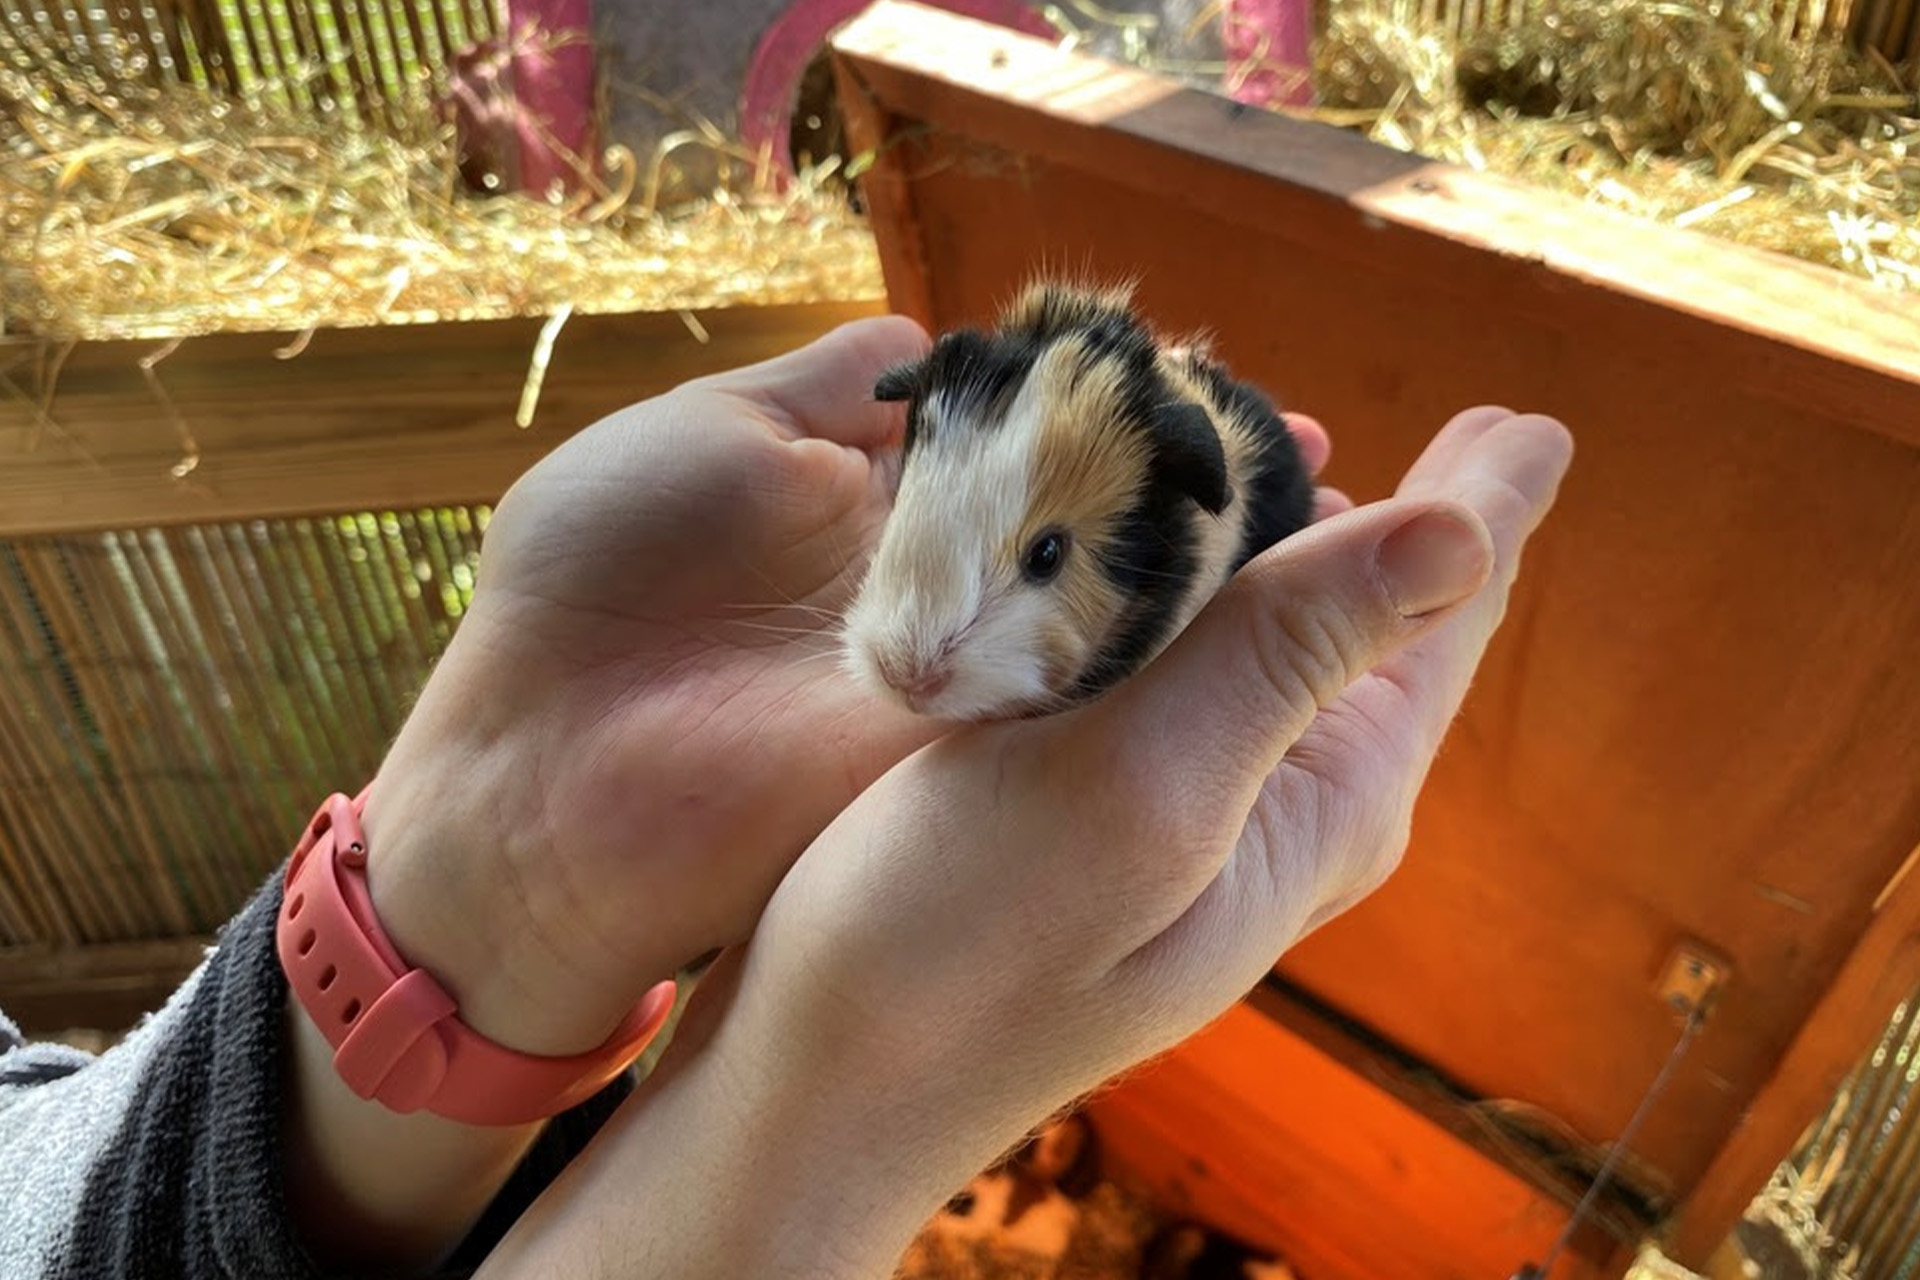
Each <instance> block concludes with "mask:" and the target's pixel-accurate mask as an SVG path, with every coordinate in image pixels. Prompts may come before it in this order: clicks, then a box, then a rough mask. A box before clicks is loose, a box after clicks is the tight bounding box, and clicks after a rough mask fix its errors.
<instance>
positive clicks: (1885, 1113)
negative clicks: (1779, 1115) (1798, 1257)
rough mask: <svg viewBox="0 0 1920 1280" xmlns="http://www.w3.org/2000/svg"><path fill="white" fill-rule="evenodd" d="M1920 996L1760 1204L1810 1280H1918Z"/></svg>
mask: <svg viewBox="0 0 1920 1280" xmlns="http://www.w3.org/2000/svg"><path fill="white" fill-rule="evenodd" d="M1917 1207H1920V992H1916V993H1915V994H1914V995H1913V996H1912V997H1911V998H1909V999H1908V1000H1907V1002H1906V1003H1905V1004H1903V1005H1901V1006H1900V1008H1899V1010H1898V1011H1897V1012H1896V1013H1895V1014H1894V1016H1893V1020H1892V1021H1891V1022H1889V1023H1888V1024H1887V1029H1886V1032H1885V1034H1884V1035H1882V1037H1881V1039H1880V1043H1879V1044H1878V1045H1876V1046H1875V1047H1874V1049H1873V1051H1872V1052H1871V1053H1870V1054H1868V1055H1867V1057H1866V1059H1865V1060H1864V1061H1863V1062H1861V1064H1860V1065H1859V1067H1857V1068H1856V1069H1855V1070H1854V1072H1853V1074H1852V1075H1851V1076H1849V1077H1848V1079H1847V1081H1846V1083H1845V1084H1843V1085H1841V1087H1840V1090H1839V1092H1838V1093H1837V1094H1836V1095H1835V1097H1834V1101H1833V1105H1832V1107H1831V1109H1829V1110H1828V1112H1827V1114H1826V1115H1825V1116H1824V1117H1823V1118H1822V1119H1821V1120H1820V1122H1819V1123H1818V1124H1816V1125H1815V1126H1814V1127H1813V1128H1812V1129H1811V1130H1810V1131H1809V1133H1808V1135H1807V1137H1806V1138H1805V1139H1804V1140H1803V1141H1802V1143H1801V1146H1800V1150H1799V1151H1798V1152H1796V1153H1795V1155H1794V1158H1793V1160H1792V1161H1791V1162H1790V1163H1789V1164H1788V1165H1787V1167H1786V1168H1784V1169H1783V1170H1782V1171H1781V1174H1780V1176H1779V1177H1778V1178H1776V1179H1775V1182H1774V1185H1773V1186H1772V1187H1770V1188H1769V1189H1768V1192H1767V1194H1766V1195H1764V1196H1763V1197H1762V1198H1761V1203H1760V1206H1759V1211H1760V1212H1761V1213H1763V1214H1765V1215H1766V1216H1768V1217H1771V1218H1773V1219H1774V1220H1775V1221H1779V1222H1782V1223H1783V1224H1784V1226H1785V1227H1786V1234H1787V1235H1788V1237H1789V1238H1793V1239H1796V1240H1800V1241H1804V1242H1805V1245H1804V1246H1803V1247H1804V1252H1805V1253H1807V1254H1809V1255H1811V1256H1810V1257H1809V1258H1808V1259H1807V1260H1808V1261H1810V1262H1811V1263H1812V1264H1813V1265H1812V1266H1810V1267H1809V1268H1808V1271H1809V1274H1815V1275H1823V1276H1834V1277H1843V1278H1845V1280H1920V1211H1916V1209H1917Z"/></svg>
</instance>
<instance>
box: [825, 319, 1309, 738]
mask: <svg viewBox="0 0 1920 1280" xmlns="http://www.w3.org/2000/svg"><path fill="white" fill-rule="evenodd" d="M874 396H875V398H876V399H879V400H891V401H903V402H905V404H906V406H907V427H906V437H905V440H904V444H903V448H902V451H901V458H900V474H899V483H898V489H897V492H896V495H895V499H894V506H893V511H892V513H891V514H890V516H889V517H888V519H887V523H886V526H885V527H884V529H883V530H882V531H881V536H880V540H879V544H878V546H877V547H876V548H875V551H874V554H873V558H872V560H871V562H870V563H869V564H868V566H867V570H866V573H865V576H864V577H863V579H862V581H861V585H860V589H859V591H858V593H857V595H856V598H855V599H854V601H853V603H852V605H851V606H850V607H849V608H848V610H847V614H846V617H845V630H844V635H843V643H844V656H845V659H846V661H847V664H848V665H849V666H850V667H851V669H852V670H853V671H854V673H855V674H856V676H857V677H858V678H859V679H860V680H861V681H863V682H864V683H865V684H866V685H867V686H868V687H870V688H872V689H873V690H875V691H877V692H879V693H881V694H883V695H885V696H888V697H891V698H892V699H894V700H896V701H897V702H900V703H902V704H904V705H905V706H907V707H909V708H911V709H912V710H914V711H916V712H919V713H920V714H923V715H927V716H931V717H934V718H937V719H943V720H987V719H1002V718H1011V717H1016V716H1026V715H1036V714H1044V713H1047V712H1051V711H1057V710H1061V709H1064V708H1067V707H1071V706H1074V705H1076V704H1079V703H1083V702H1085V701H1087V700H1089V699H1091V698H1093V697H1095V696H1097V695H1099V694H1100V693H1102V692H1103V691H1105V690H1107V689H1109V688H1111V687H1112V686H1113V685H1114V684H1115V683H1117V682H1118V681H1120V680H1122V679H1124V678H1125V677H1126V676H1128V675H1130V674H1132V673H1133V672H1134V671H1136V670H1138V669H1139V668H1140V667H1141V666H1142V665H1143V664H1145V663H1146V662H1147V661H1148V660H1149V659H1151V658H1152V657H1153V656H1154V655H1155V654H1157V653H1159V652H1160V650H1161V649H1163V648H1165V646H1166V645H1167V644H1168V643H1169V642H1170V641H1171V640H1172V639H1173V638H1174V637H1175V636H1176V635H1177V634H1179V632H1180V630H1181V629H1182V628H1184V627H1185V626H1186V625H1187V623H1188V622H1189V621H1190V620H1191V619H1192V617H1193V615H1194V614H1195V613H1197V612H1198V611H1199V610H1200V608H1201V606H1203V605H1204V604H1205V603H1206V602H1207V600H1208V599H1209V598H1211V597H1212V595H1213V594H1214V592H1215V591H1217V590H1218V589H1219V588H1220V586H1221V585H1222V584H1224V583H1225V582H1226V581H1227V579H1228V578H1229V577H1231V576H1232V574H1233V573H1234V572H1235V571H1236V570H1237V569H1239V568H1240V566H1241V565H1243V564H1245V563H1246V562H1247V561H1248V560H1249V559H1251V558H1253V557H1254V556H1256V555H1258V554H1259V553H1260V552H1262V551H1264V550H1266V549H1267V548H1268V547H1270V546H1272V545H1273V544H1275V543H1276V542H1279V541H1280V540H1281V539H1282V538H1285V537H1286V536H1287V535H1289V534H1291V533H1293V532H1295V531H1296V530H1298V529H1301V528H1303V527H1304V526H1305V525H1306V524H1307V523H1308V522H1309V521H1310V520H1311V518H1312V510H1313V481H1312V478H1311V477H1310V476H1309V475H1308V474H1307V473H1306V469H1305V467H1304V466H1303V465H1302V463H1301V459H1300V455H1299V451H1298V449H1297V448H1296V446H1295V444H1294V440H1293V437H1292V435H1291V434H1290V433H1289V432H1288V431H1287V428H1286V424H1285V423H1284V422H1283V421H1282V420H1281V418H1280V415H1279V413H1278V412H1277V411H1276V410H1275V408H1274V406H1273V405H1272V403H1271V402H1270V401H1269V400H1268V399H1267V398H1266V396H1264V395H1263V394H1261V393H1260V392H1259V391H1258V390H1256V389H1254V388H1253V387H1250V386H1247V385H1246V384H1244V383H1239V382H1236V381H1234V380H1233V379H1232V378H1231V377H1230V376H1228V374H1227V372H1226V370H1225V369H1223V368H1222V367H1221V366H1220V365H1219V364H1218V363H1216V362H1215V361H1214V360H1213V359H1212V358H1211V357H1210V356H1209V355H1208V353H1207V352H1206V350H1205V349H1204V348H1203V347H1199V346H1187V347H1173V346H1167V345H1163V344H1162V342H1161V341H1160V340H1159V339H1158V338H1157V337H1156V336H1155V335H1154V334H1153V333H1152V332H1150V331H1149V330H1148V328H1147V327H1146V325H1145V324H1143V323H1142V321H1141V320H1140V318H1139V317H1138V316H1137V315H1136V314H1135V313H1134V312H1133V310H1132V309H1131V306H1130V298H1129V293H1128V291H1127V290H1124V289H1115V290H1097V289H1086V288H1080V287H1071V286H1063V285H1060V284H1056V283H1050V282H1046V281H1041V282H1039V283H1036V284H1033V285H1031V286H1029V287H1028V288H1027V289H1026V290H1025V291H1024V292H1023V293H1022V294H1021V296H1020V297H1019V298H1018V300H1017V301H1016V302H1015V303H1014V304H1013V306H1012V307H1010V308H1009V309H1008V310H1007V311H1006V313H1005V314H1004V315H1003V316H1002V317H1001V320H1000V323H999V324H998V326H997V327H996V328H995V329H993V330H992V331H991V332H980V331H977V330H971V329H967V330H958V331H955V332H952V333H948V334H945V335H943V336H942V337H941V338H940V339H939V340H938V341H937V342H936V343H935V344H934V346H933V349H932V350H931V351H930V352H929V353H928V354H927V355H926V356H925V357H924V358H923V359H920V360H918V361H915V362H912V363H910V364H907V365H903V366H898V367H895V368H892V369H889V370H887V371H886V372H885V373H883V374H882V375H881V377H880V379H879V382H878V384H877V385H876V387H875V388H874Z"/></svg>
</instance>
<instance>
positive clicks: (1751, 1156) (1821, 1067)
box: [1671, 849, 1920, 1260]
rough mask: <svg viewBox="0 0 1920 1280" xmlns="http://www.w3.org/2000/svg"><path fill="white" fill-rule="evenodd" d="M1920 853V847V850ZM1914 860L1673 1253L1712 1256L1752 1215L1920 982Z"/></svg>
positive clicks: (1701, 1190) (1804, 1030)
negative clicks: (1730, 1230)
mask: <svg viewBox="0 0 1920 1280" xmlns="http://www.w3.org/2000/svg"><path fill="white" fill-rule="evenodd" d="M1914 852H1915V854H1916V855H1920V849H1916V850H1915V851H1914ZM1912 871H1913V863H1912V861H1911V860H1910V861H1909V862H1908V863H1907V864H1905V865H1903V866H1902V868H1901V870H1900V871H1898V872H1896V873H1895V878H1894V880H1893V881H1892V882H1890V883H1889V884H1888V886H1887V892H1886V893H1885V895H1884V896H1883V898H1882V900H1881V901H1880V903H1879V905H1878V907H1877V909H1876V910H1875V912H1874V915H1873V919H1872V920H1871V922H1869V923H1868V925H1867V927H1866V932H1865V933H1864V934H1862V935H1861V938H1860V942H1859V945H1857V946H1856V947H1855V948H1854V949H1853V954H1851V955H1849V956H1848V957H1847V962H1846V964H1845V965H1844V966H1843V967H1842V968H1841V970H1840V972H1839V973H1838V974H1837V975H1836V976H1835V977H1834V980H1833V983H1832V985H1831V986H1829V987H1828V988H1827V991H1826V994H1825V995H1823V996H1822V997H1821V998H1820V1002H1819V1004H1817V1005H1815V1006H1814V1009H1813V1012H1812V1014H1811V1015H1810V1016H1809V1017H1808V1018H1807V1020H1806V1021H1805V1022H1804V1023H1802V1024H1801V1026H1800V1031H1799V1034H1798V1035H1796V1036H1795V1037H1794V1039H1793V1043H1792V1045H1791V1046H1789V1047H1788V1049H1787V1051H1786V1053H1785V1054H1783V1055H1782V1056H1781V1058H1780V1061H1779V1063H1778V1064H1777V1065H1776V1066H1775V1067H1774V1070H1773V1074H1772V1075H1771V1076H1770V1077H1768V1079H1767V1082H1766V1083H1765V1084H1764V1085H1762V1086H1761V1088H1760V1091H1759V1092H1758V1093H1757V1094H1756V1095H1755V1096H1754V1098H1753V1101H1752V1102H1751V1103H1750V1104H1749V1105H1748V1107H1747V1109H1746V1111H1745V1113H1744V1114H1743V1115H1742V1116H1741V1117H1740V1122H1739V1125H1738V1126H1737V1127H1736V1128H1735V1129H1734V1131H1733V1135H1732V1137H1731V1138H1730V1139H1729V1140H1728V1142H1727V1144H1726V1145H1725V1146H1723V1147H1722V1148H1721V1149H1720V1153H1719V1154H1718V1155H1717V1156H1715V1157H1714V1161H1713V1164H1712V1165H1711V1166H1709V1167H1708V1169H1707V1172H1706V1174H1705V1176H1703V1177H1702V1178H1701V1179H1700V1182H1699V1185H1698V1186H1696V1187H1695V1188H1694V1191H1693V1194H1692V1196H1691V1197H1690V1198H1689V1200H1688V1202H1687V1206H1686V1210H1685V1212H1683V1213H1682V1214H1681V1215H1680V1216H1679V1219H1678V1227H1677V1230H1676V1233H1675V1235H1674V1238H1673V1241H1672V1243H1671V1248H1672V1251H1673V1253H1674V1256H1676V1257H1678V1258H1681V1259H1696V1260H1700V1259H1705V1258H1707V1257H1708V1256H1709V1255H1711V1254H1712V1252H1713V1250H1714V1249H1715V1247H1716V1246H1717V1245H1719V1243H1720V1239H1721V1237H1722V1236H1724V1235H1725V1228H1726V1225H1727V1224H1730V1223H1732V1222H1733V1221H1734V1220H1735V1219H1737V1218H1738V1217H1739V1216H1740V1214H1741V1213H1742V1212H1744V1211H1745V1209H1746V1207H1747V1205H1748V1203H1750V1202H1751V1201H1752V1199H1753V1197H1754V1194H1755V1193H1756V1192H1757V1191H1759V1190H1760V1188H1761V1187H1762V1186H1764V1185H1765V1184H1766V1181H1767V1179H1768V1178H1770V1177H1772V1176H1773V1171H1774V1169H1775V1168H1777V1167H1778V1165H1779V1163H1780V1160H1781V1158H1782V1157H1783V1156H1785V1155H1786V1153H1787V1152H1789V1151H1790V1150H1792V1148H1793V1147H1794V1145H1795V1144H1796V1143H1798V1142H1799V1140H1800V1137H1801V1134H1802V1133H1803V1132H1804V1131H1805V1129H1806V1127H1807V1124H1808V1122H1809V1121H1810V1120H1812V1119H1813V1118H1814V1117H1815V1116H1818V1115H1819V1114H1820V1113H1821V1112H1822V1111H1824V1110H1825V1109H1826V1107H1827V1105H1828V1103H1829V1101H1830V1100H1831V1099H1832V1098H1833V1096H1834V1093H1835V1091H1836V1090H1837V1089H1839V1087H1840V1083H1841V1081H1842V1080H1843V1079H1844V1078H1845V1077H1846V1075H1847V1073H1848V1072H1850V1071H1851V1070H1853V1068H1854V1067H1855V1066H1856V1065H1857V1063H1858V1061H1859V1058H1860V1055H1861V1052H1862V1050H1863V1048H1864V1047H1865V1046H1867V1045H1870V1044H1872V1043H1873V1041H1874V1039H1875V1038H1876V1037H1877V1036H1879V1034H1880V1033H1881V1031H1882V1030H1883V1029H1884V1028H1885V1027H1886V1025H1887V1018H1888V1015H1889V1014H1890V1013H1891V1012H1892V1010H1893V1009H1894V1008H1895V1007H1896V1006H1898V1004H1899V1003H1900V1001H1902V1000H1907V999H1911V998H1912V997H1913V994H1914V990H1915V987H1916V986H1917V985H1920V876H1915V875H1914V874H1912Z"/></svg>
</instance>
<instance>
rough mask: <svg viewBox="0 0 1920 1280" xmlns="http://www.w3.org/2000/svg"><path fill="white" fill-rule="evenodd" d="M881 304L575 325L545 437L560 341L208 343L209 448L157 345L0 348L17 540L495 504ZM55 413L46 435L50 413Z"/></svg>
mask: <svg viewBox="0 0 1920 1280" xmlns="http://www.w3.org/2000/svg"><path fill="white" fill-rule="evenodd" d="M881 309H882V307H881V304H880V303H879V302H878V301H877V300H875V301H871V302H850V303H821V304H814V305H806V306H780V307H741V308H734V309H730V310H722V311H713V312H705V313H702V315H701V317H700V319H701V323H702V324H703V325H704V327H705V329H706V331H707V335H708V340H707V341H704V342H703V341H700V340H698V339H696V338H695V337H694V335H693V333H692V332H691V330H690V329H689V328H688V326H687V325H686V324H685V323H684V322H683V321H682V320H681V319H680V317H679V316H678V315H677V314H674V313H665V314H656V313H648V314H639V315H592V316H575V317H573V318H572V319H571V320H569V321H568V322H567V324H566V327H565V328H564V329H562V330H561V332H560V336H559V339H558V341H557V342H556V343H555V344H554V349H553V356H552V360H551V363H550V364H549V366H548V369H547V375H546V380H545V385H544V387H543V388H542V390H541V395H540V401H539V407H538V411H537V413H536V415H535V417H534V421H533V425H532V426H531V427H528V428H526V429H524V430H523V429H521V428H520V427H518V426H516V425H515V422H514V414H515V410H516V409H517V408H518V406H519V402H520V396H521V388H522V384H523V383H524V382H525V379H526V376H527V366H528V361H529V360H530V358H531V356H532V354H533V349H534V343H535V339H536V338H537V336H538V334H539V331H540V322H539V321H535V320H498V321H474V322H463V323H448V324H425V325H407V326H392V327H386V328H375V329H328V330H322V331H320V332H318V333H316V334H314V335H313V336H312V339H311V341H309V342H308V343H307V344H306V346H305V349H304V350H302V351H300V353H299V354H298V355H296V356H294V357H292V358H291V359H280V358H277V357H276V355H275V352H276V351H282V350H286V349H289V347H290V346H292V345H293V344H294V343H295V342H296V335H293V334H285V333H279V334H271V333H267V334H223V335H215V336H209V337H203V338H191V339H188V340H187V341H186V342H184V343H182V344H181V345H180V347H179V348H178V349H177V350H175V351H174V352H173V353H172V354H170V355H168V356H166V358H165V359H163V360H161V361H160V362H159V364H158V365H157V366H156V367H155V370H154V372H155V374H156V375H157V376H158V378H159V380H160V385H161V387H162V388H163V390H164V392H165V394H166V395H167V397H168V398H169V399H170V400H171V401H172V408H173V411H174V413H175V414H177V415H178V423H180V424H184V425H185V427H186V429H187V431H188V433H189V434H190V435H191V436H192V438H193V440H194V441H195V442H196V443H197V444H198V445H199V448H200V461H199V465H198V466H197V467H195V468H193V469H192V470H191V471H189V472H188V473H187V474H186V476H185V477H184V478H178V479H176V478H175V477H174V476H173V475H172V474H171V469H172V468H173V467H174V465H175V464H176V463H178V462H180V461H181V459H182V449H183V445H182V439H181V433H180V430H179V427H178V425H177V424H176V422H175V421H174V420H173V419H171V418H170V417H169V415H168V412H167V409H166V407H165V406H164V405H163V404H162V403H161V402H160V401H158V400H157V399H156V398H155V397H154V394H153V392H152V390H151V388H150V385H149V383H148V382H147V380H146V379H145V378H143V377H142V375H141V371H140V365H139V362H140V360H141V359H142V357H145V356H148V355H150V354H151V353H154V352H156V351H158V350H160V347H161V344H159V343H156V342H87V343H81V344H80V345H79V346H77V347H75V348H74V349H73V350H72V352H71V353H70V354H68V355H67V356H66V358H65V359H64V361H61V360H60V359H59V354H60V353H59V350H58V348H57V347H55V346H53V345H51V344H36V343H34V342H33V341H32V340H15V341H11V342H6V343H0V375H4V377H5V378H6V381H5V382H0V537H9V536H16V535H21V534H29V533H54V532H68V531H72V530H78V529H99V528H138V527H143V526H150V525H160V524H178V523H184V522H190V521H208V520H228V519H248V518H252V517H257V516H286V515H306V514H314V513H320V512H335V511H346V510H364V509H375V510H380V509H391V508H396V507H416V506H429V505H434V504H438V503H450V502H490V501H493V500H495V499H497V498H499V497H500V495H501V494H502V493H504V492H505V491H506V489H507V487H508V486H509V485H511V484H512V483H513V481H514V479H515V478H516V477H517V476H519V474H520V473H521V472H522V471H524V470H526V468H527V467H529V466H531V465H532V464H533V463H534V462H536V461H538V460H539V458H540V457H541V456H543V455H544V454H546V453H547V452H548V451H549V450H551V449H553V448H554V447H555V446H556V445H557V444H559V443H560V441H561V440H563V439H565V438H566V437H567V436H568V435H571V434H572V433H573V432H575V431H578V430H580V429H581V428H582V427H586V426H588V425H590V424H591V423H593V422H594V421H596V420H597V419H599V418H602V417H604V416H605V415H607V414H609V413H612V412H613V411H615V410H616V409H620V408H622V407H624V406H626V405H629V404H632V403H634V402H635V401H637V400H644V399H646V398H647V397H649V396H653V395H658V394H660V393H661V392H663V391H668V390H671V389H672V388H673V387H674V386H676V385H678V384H679V383H681V382H684V381H686V380H687V379H689V378H694V377H699V376H701V375H703V374H709V373H716V372H719V371H721V370H724V369H731V368H735V367H737V366H739V365H743V364H750V363H752V362H754V361H757V360H764V359H767V358H769V357H771V356H775V355H779V354H781V353H782V352H785V351H789V350H792V349H793V348H795V347H799V346H803V345H805V344H806V343H807V342H809V341H811V340H812V339H814V338H816V337H818V336H820V335H821V334H822V333H825V332H826V331H827V330H829V329H831V328H833V327H834V326H835V325H837V324H840V323H841V322H843V321H846V320H851V319H854V318H856V317H858V316H862V315H869V314H873V313H874V312H877V311H879V310H881ZM43 398H45V399H46V401H47V403H48V409H47V412H46V414H45V415H44V416H43V415H42V413H41V412H40V410H39V407H38V404H39V402H40V401H41V400H42V399H43Z"/></svg>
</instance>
